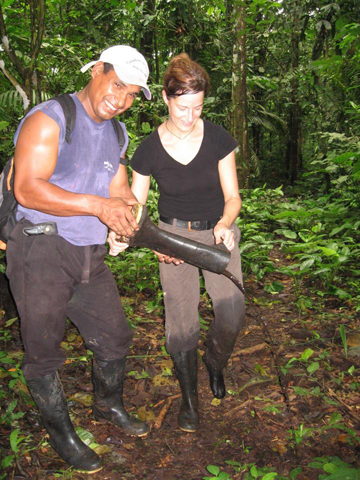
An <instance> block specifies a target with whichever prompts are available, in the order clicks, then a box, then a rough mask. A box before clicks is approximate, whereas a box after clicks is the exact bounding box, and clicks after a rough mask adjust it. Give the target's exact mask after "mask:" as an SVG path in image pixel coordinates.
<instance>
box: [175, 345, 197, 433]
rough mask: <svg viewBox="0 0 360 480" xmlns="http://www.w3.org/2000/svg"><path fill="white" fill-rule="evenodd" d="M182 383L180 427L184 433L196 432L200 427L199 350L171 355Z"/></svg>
mask: <svg viewBox="0 0 360 480" xmlns="http://www.w3.org/2000/svg"><path fill="white" fill-rule="evenodd" d="M171 358H172V360H173V362H174V368H175V373H176V376H177V378H178V380H179V383H180V388H181V393H182V403H181V407H180V413H179V416H178V425H179V427H180V428H181V430H183V431H184V432H195V431H196V430H197V429H198V427H199V412H198V394H197V349H196V348H195V349H194V350H190V351H189V352H178V353H176V354H174V355H171Z"/></svg>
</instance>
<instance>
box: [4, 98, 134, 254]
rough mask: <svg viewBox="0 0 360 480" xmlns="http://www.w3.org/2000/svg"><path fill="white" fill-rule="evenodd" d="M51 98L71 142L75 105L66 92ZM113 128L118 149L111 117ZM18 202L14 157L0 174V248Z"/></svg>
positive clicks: (118, 132) (116, 126)
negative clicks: (59, 111)
mask: <svg viewBox="0 0 360 480" xmlns="http://www.w3.org/2000/svg"><path fill="white" fill-rule="evenodd" d="M52 100H56V101H57V102H59V104H60V105H61V107H62V109H63V111H64V116H65V125H66V133H65V140H66V142H67V143H69V144H70V143H71V133H72V131H73V130H74V126H75V122H76V106H75V102H74V100H73V99H72V97H71V96H70V95H69V94H68V93H64V94H62V95H58V96H57V97H54V98H53V99H52ZM111 122H112V125H113V127H114V130H115V134H116V137H117V139H118V142H119V146H120V150H121V149H122V148H123V146H124V143H125V137H124V132H123V130H122V128H121V125H120V123H119V122H118V121H117V120H116V119H115V118H112V119H111ZM17 206H18V203H17V201H16V199H15V196H14V157H11V158H10V160H8V161H7V162H6V165H5V166H4V168H3V171H2V173H1V176H0V249H1V250H5V249H6V242H7V241H8V239H9V236H10V234H11V232H12V230H13V228H14V227H15V225H16V223H17V222H16V218H15V215H16V209H17Z"/></svg>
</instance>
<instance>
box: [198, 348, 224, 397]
mask: <svg viewBox="0 0 360 480" xmlns="http://www.w3.org/2000/svg"><path fill="white" fill-rule="evenodd" d="M202 360H203V362H204V363H205V366H206V368H207V371H208V373H209V378H210V388H211V390H212V392H213V394H214V397H215V398H224V397H225V393H226V390H225V382H224V376H223V374H222V370H221V369H220V368H219V366H218V365H217V364H216V362H215V361H214V360H213V359H212V358H211V355H210V354H209V352H208V350H207V351H206V352H205V353H204V355H203V356H202Z"/></svg>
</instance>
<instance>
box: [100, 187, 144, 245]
mask: <svg viewBox="0 0 360 480" xmlns="http://www.w3.org/2000/svg"><path fill="white" fill-rule="evenodd" d="M136 203H138V202H137V201H136V199H134V198H126V199H122V198H119V197H112V198H103V199H101V201H99V208H98V212H97V217H98V218H99V220H100V221H101V222H102V223H104V224H105V225H107V226H108V227H109V228H110V230H112V231H113V232H115V233H116V235H117V236H118V237H119V236H120V235H125V236H128V237H129V236H131V235H133V234H134V230H138V229H139V226H138V224H137V223H136V220H135V218H134V216H133V214H132V213H131V206H132V205H135V204H136ZM118 243H119V242H118Z"/></svg>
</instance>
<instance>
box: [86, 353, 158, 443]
mask: <svg viewBox="0 0 360 480" xmlns="http://www.w3.org/2000/svg"><path fill="white" fill-rule="evenodd" d="M124 370H125V357H124V358H120V359H116V360H109V361H106V360H99V359H94V362H93V382H94V405H93V413H94V416H95V417H96V418H97V419H105V420H108V421H109V422H111V423H113V424H115V425H117V426H118V427H121V428H122V429H123V430H124V432H125V433H127V434H129V435H134V436H137V437H142V436H144V435H146V434H147V433H148V432H149V426H148V425H147V423H145V422H142V421H141V420H138V419H137V418H133V417H131V416H130V415H129V414H128V413H127V412H126V410H125V408H124V405H123V399H122V395H123V383H124Z"/></svg>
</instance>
